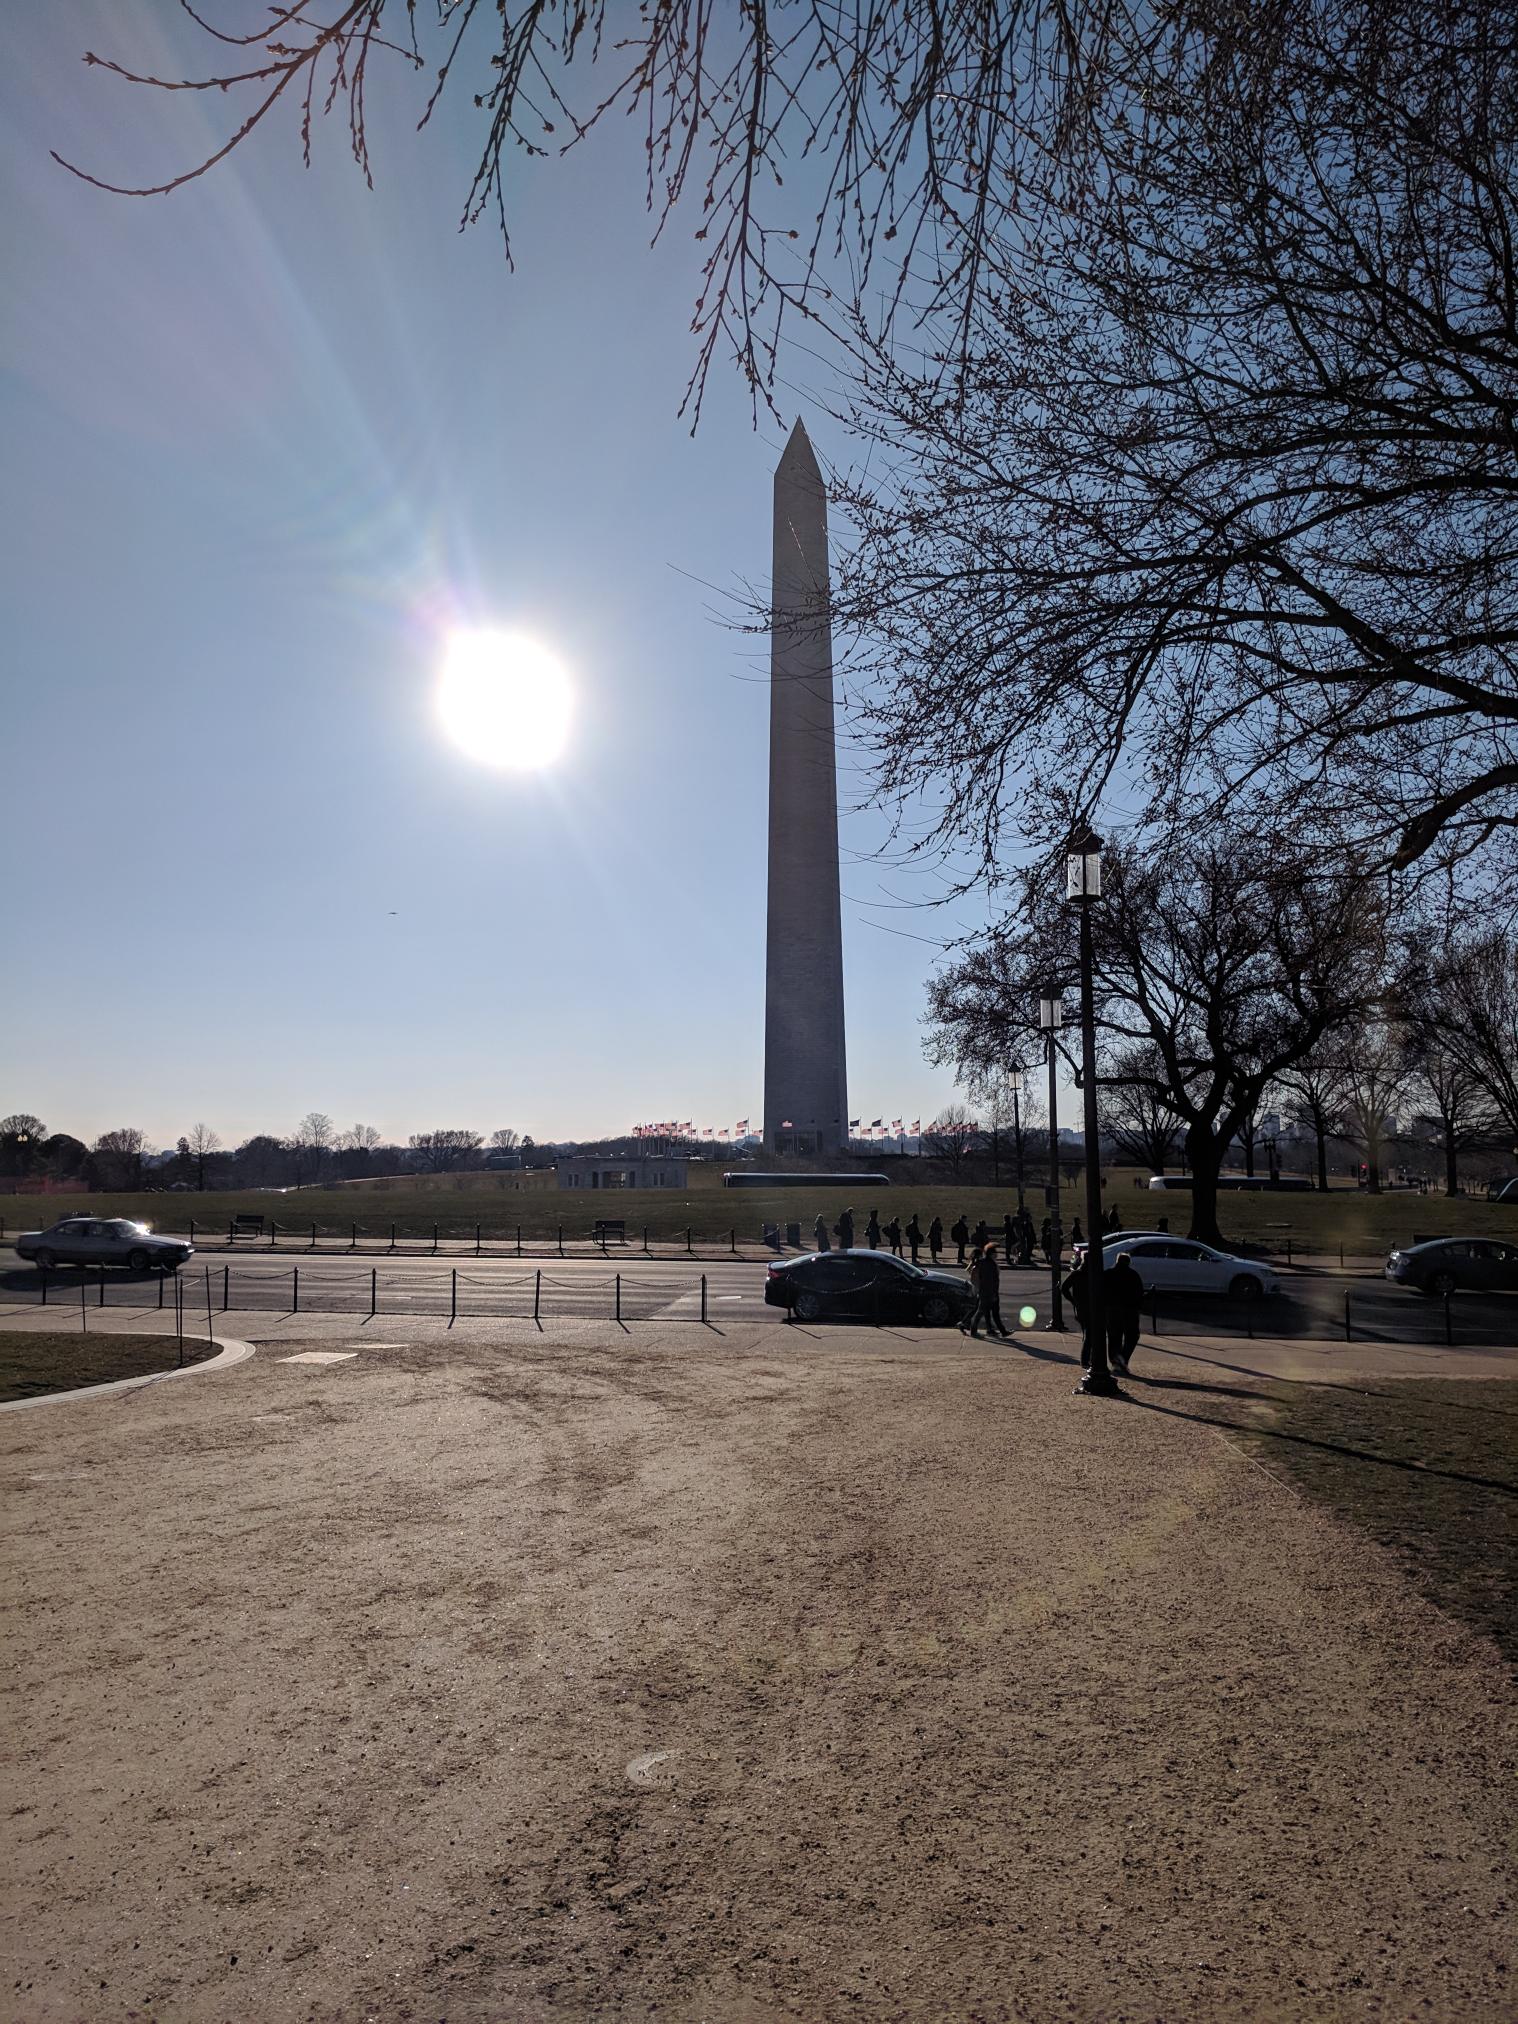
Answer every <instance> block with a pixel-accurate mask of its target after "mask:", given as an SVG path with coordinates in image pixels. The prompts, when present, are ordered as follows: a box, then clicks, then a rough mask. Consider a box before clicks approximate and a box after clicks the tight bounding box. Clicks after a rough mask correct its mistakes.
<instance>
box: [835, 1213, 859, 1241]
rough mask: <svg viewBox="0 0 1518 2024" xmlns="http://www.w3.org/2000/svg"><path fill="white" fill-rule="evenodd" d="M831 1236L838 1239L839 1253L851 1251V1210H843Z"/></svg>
mask: <svg viewBox="0 0 1518 2024" xmlns="http://www.w3.org/2000/svg"><path fill="white" fill-rule="evenodd" d="M833 1234H834V1236H835V1237H836V1238H837V1239H838V1248H839V1250H840V1251H852V1250H853V1248H854V1211H853V1210H852V1209H845V1210H844V1212H843V1214H842V1215H841V1216H840V1217H839V1218H838V1223H837V1226H836V1228H835V1229H834V1232H833Z"/></svg>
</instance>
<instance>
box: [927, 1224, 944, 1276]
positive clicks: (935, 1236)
mask: <svg viewBox="0 0 1518 2024" xmlns="http://www.w3.org/2000/svg"><path fill="white" fill-rule="evenodd" d="M942 1249H943V1217H942V1216H935V1217H934V1218H933V1220H932V1222H931V1223H929V1225H928V1256H929V1257H930V1258H931V1259H932V1260H933V1263H934V1264H935V1265H936V1264H937V1263H938V1254H939V1252H940V1251H942Z"/></svg>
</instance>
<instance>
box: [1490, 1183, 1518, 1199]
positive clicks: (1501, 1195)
mask: <svg viewBox="0 0 1518 2024" xmlns="http://www.w3.org/2000/svg"><path fill="white" fill-rule="evenodd" d="M1486 1199H1487V1200H1488V1201H1489V1202H1518V1178H1513V1179H1509V1180H1502V1181H1489V1182H1488V1183H1487V1189H1486Z"/></svg>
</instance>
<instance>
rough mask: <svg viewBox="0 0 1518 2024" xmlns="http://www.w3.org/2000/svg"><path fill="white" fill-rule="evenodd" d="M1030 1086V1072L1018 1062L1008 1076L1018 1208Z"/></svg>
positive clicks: (1020, 1194) (1021, 1199)
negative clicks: (1025, 1105)
mask: <svg viewBox="0 0 1518 2024" xmlns="http://www.w3.org/2000/svg"><path fill="white" fill-rule="evenodd" d="M1027 1086H1028V1071H1027V1070H1026V1069H1025V1068H1024V1067H1023V1065H1022V1063H1021V1062H1020V1061H1019V1062H1017V1063H1016V1064H1015V1065H1014V1066H1013V1067H1012V1069H1011V1070H1010V1071H1009V1073H1008V1075H1007V1087H1008V1089H1010V1090H1011V1092H1012V1150H1013V1152H1014V1153H1015V1154H1016V1156H1017V1206H1018V1208H1019V1209H1020V1208H1021V1207H1022V1206H1023V1116H1022V1110H1021V1108H1020V1106H1021V1104H1022V1097H1023V1091H1024V1090H1025V1089H1026V1088H1027Z"/></svg>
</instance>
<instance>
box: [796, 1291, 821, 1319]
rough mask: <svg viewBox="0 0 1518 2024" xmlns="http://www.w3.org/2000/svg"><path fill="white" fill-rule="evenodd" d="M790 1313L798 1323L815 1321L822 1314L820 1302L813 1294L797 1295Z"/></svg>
mask: <svg viewBox="0 0 1518 2024" xmlns="http://www.w3.org/2000/svg"><path fill="white" fill-rule="evenodd" d="M791 1311H792V1312H793V1313H794V1315H795V1316H796V1319H797V1320H798V1321H815V1320H816V1319H817V1317H818V1315H819V1314H821V1312H822V1302H821V1301H820V1300H819V1299H818V1298H817V1296H816V1294H815V1293H798V1294H797V1295H796V1298H795V1300H794V1301H793V1302H792V1304H791Z"/></svg>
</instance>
